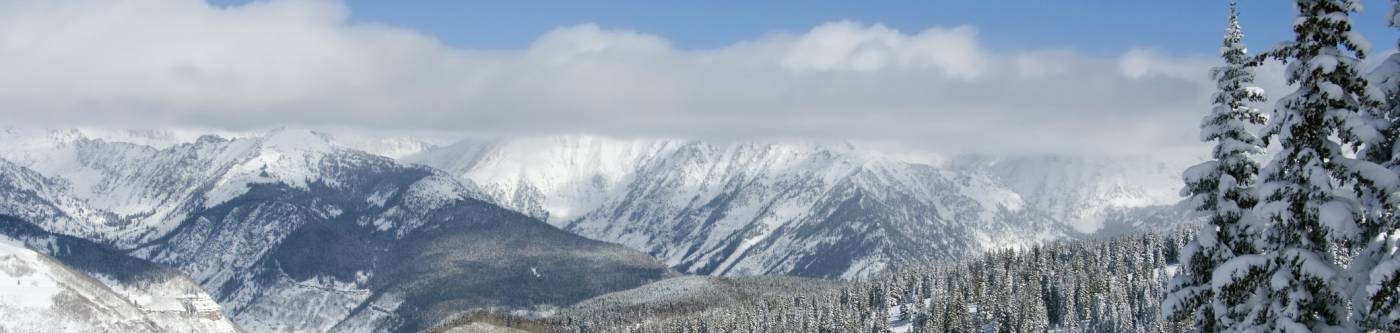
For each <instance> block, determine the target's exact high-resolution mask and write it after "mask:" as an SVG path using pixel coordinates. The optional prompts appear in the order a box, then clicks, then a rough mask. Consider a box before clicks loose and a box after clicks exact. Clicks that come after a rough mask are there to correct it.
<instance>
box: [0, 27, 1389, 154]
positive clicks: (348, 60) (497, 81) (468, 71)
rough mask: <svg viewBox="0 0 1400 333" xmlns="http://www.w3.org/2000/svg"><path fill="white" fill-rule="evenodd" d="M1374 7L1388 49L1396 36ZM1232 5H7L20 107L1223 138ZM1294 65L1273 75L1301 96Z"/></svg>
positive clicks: (931, 142) (727, 136)
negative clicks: (1212, 134)
mask: <svg viewBox="0 0 1400 333" xmlns="http://www.w3.org/2000/svg"><path fill="white" fill-rule="evenodd" d="M1362 3H1363V4H1365V5H1368V6H1371V8H1367V10H1366V11H1365V12H1364V14H1359V15H1357V16H1356V18H1355V20H1356V22H1357V26H1358V31H1360V32H1361V33H1362V34H1364V35H1365V36H1367V37H1368V38H1369V39H1371V40H1372V41H1373V44H1374V45H1375V48H1376V50H1375V52H1373V53H1377V54H1381V55H1380V56H1373V57H1372V58H1371V59H1370V61H1372V62H1374V61H1378V60H1381V59H1383V58H1384V56H1385V55H1388V54H1389V53H1388V52H1390V51H1389V50H1392V49H1393V48H1394V47H1393V45H1395V40H1396V37H1397V34H1396V33H1395V30H1394V29H1390V28H1388V27H1386V26H1385V25H1384V24H1383V19H1382V17H1383V16H1385V15H1386V14H1387V13H1388V11H1389V9H1390V5H1389V3H1387V2H1384V1H1376V0H1371V1H1363V2H1362ZM1241 7H1242V15H1243V19H1242V20H1243V22H1242V23H1243V25H1244V29H1245V32H1246V35H1247V36H1246V42H1248V43H1250V45H1252V46H1253V49H1256V50H1262V49H1266V48H1268V47H1269V46H1272V45H1274V44H1276V43H1277V42H1279V41H1281V40H1284V39H1286V38H1287V37H1288V35H1289V33H1290V32H1289V26H1290V24H1291V22H1292V17H1293V14H1292V13H1291V12H1290V11H1291V10H1292V9H1291V6H1289V5H1288V4H1287V3H1286V2H1283V1H1248V2H1246V3H1245V4H1243V5H1242V6H1241ZM1224 20H1225V5H1224V4H1223V3H1222V2H1216V1H1203V0H1199V1H1198V0H1184V1H1060V2H1047V1H1029V0H1028V1H968V2H950V1H863V2H850V1H825V2H823V1H810V2H809V1H803V2H795V1H759V2H740V1H703V2H700V1H697V2H678V1H607V2H590V1H569V2H536V1H497V2H487V1H453V2H446V1H359V0H350V1H348V2H342V1H335V0H271V1H253V2H249V1H225V0H220V1H216V2H205V1H201V0H128V1H105V0H73V1H57V2H49V1H41V2H32V1H12V0H0V73H5V75H0V119H4V120H7V121H6V122H9V123H13V124H16V125H22V126H107V127H140V128H152V127H154V128H208V129H217V130H254V129H260V128H271V127H314V126H342V127H361V128H367V129H374V130H379V131H397V132H407V133H413V132H428V131H434V132H444V131H445V132H462V133H476V134H484V135H549V134H578V133H585V134H598V135H608V136H615V137H670V138H695V139H709V140H839V141H857V142H872V143H879V144H881V145H885V146H895V147H902V148H901V149H910V150H926V151H936V152H944V153H961V152H984V153H1096V154H1097V153H1107V154H1118V153H1133V154H1141V153H1149V154H1152V153H1167V152H1171V153H1191V152H1194V153H1196V154H1203V151H1204V150H1203V149H1204V148H1202V147H1203V146H1202V145H1201V144H1200V143H1199V142H1198V140H1197V137H1198V136H1197V134H1196V128H1197V123H1198V122H1199V121H1200V119H1201V117H1202V116H1203V115H1204V114H1205V112H1206V111H1207V110H1208V109H1209V103H1208V98H1209V95H1210V93H1211V91H1212V88H1213V84H1212V83H1211V82H1210V81H1209V80H1208V78H1207V75H1206V73H1207V71H1208V70H1209V68H1210V67H1211V66H1215V65H1217V63H1218V60H1217V59H1218V57H1217V56H1216V55H1215V53H1216V52H1217V50H1218V48H1219V46H1218V45H1219V43H1220V42H1219V39H1220V36H1221V34H1222V32H1223V28H1224V24H1225V22H1224ZM1279 71H1280V69H1279V66H1277V65H1276V64H1274V65H1269V66H1265V67H1262V68H1260V69H1259V77H1260V82H1259V85H1260V86H1262V87H1264V88H1265V89H1266V90H1267V91H1269V92H1271V93H1275V94H1277V95H1282V94H1284V93H1286V92H1287V87H1286V86H1285V85H1284V84H1283V82H1282V81H1283V80H1282V79H1281V74H1280V73H1279ZM1261 107H1264V108H1265V109H1268V106H1267V105H1264V106H1261Z"/></svg>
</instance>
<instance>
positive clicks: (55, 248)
mask: <svg viewBox="0 0 1400 333" xmlns="http://www.w3.org/2000/svg"><path fill="white" fill-rule="evenodd" d="M11 223H14V222H13V221H6V220H5V218H0V224H4V225H5V226H6V227H13V225H11ZM26 243H29V244H33V245H38V246H40V247H41V249H43V250H47V251H52V252H59V253H63V254H65V255H68V256H70V257H74V258H77V257H78V256H86V258H81V260H86V263H88V264H89V265H87V267H85V268H87V269H82V268H75V267H70V266H68V265H65V264H63V263H62V262H61V261H60V260H59V259H55V258H53V257H50V256H48V255H45V254H43V253H39V252H36V251H34V250H31V249H29V248H27V247H26ZM74 243H75V242H74V241H73V240H71V239H59V238H56V237H34V236H33V235H30V237H26V239H24V240H23V241H22V240H17V239H14V238H10V237H8V236H3V235H0V295H5V296H4V301H0V331H4V332H210V333H225V332H226V333H234V332H241V330H240V329H239V328H238V327H237V326H236V325H234V324H233V323H232V322H230V321H229V320H228V318H226V317H224V315H223V313H222V312H221V309H220V308H219V305H218V304H216V303H214V300H213V299H212V298H210V297H209V295H208V294H205V293H204V290H203V289H200V288H199V286H198V285H196V284H195V283H194V282H193V281H191V280H189V279H188V278H185V277H184V276H183V275H180V274H178V273H174V272H173V271H169V270H168V269H160V268H157V267H154V266H153V265H149V264H146V263H141V262H135V261H136V260H135V259H127V260H123V259H122V258H109V257H107V256H105V255H104V254H103V253H101V252H95V251H93V247H91V246H83V245H82V244H74ZM94 256H95V257H98V258H93V257H94ZM100 259H115V260H112V261H107V262H102V260H100ZM99 263H100V264H101V265H102V266H103V267H100V268H99V267H95V264H99ZM91 270H96V271H97V272H94V273H89V272H91Z"/></svg>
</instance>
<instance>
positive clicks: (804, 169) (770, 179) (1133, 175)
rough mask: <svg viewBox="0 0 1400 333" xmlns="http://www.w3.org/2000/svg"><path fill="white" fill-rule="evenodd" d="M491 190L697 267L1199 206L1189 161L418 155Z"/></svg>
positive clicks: (1179, 213)
mask: <svg viewBox="0 0 1400 333" xmlns="http://www.w3.org/2000/svg"><path fill="white" fill-rule="evenodd" d="M403 160H405V161H408V162H413V163H421V164H425V165H429V166H433V167H436V168H438V169H441V170H444V171H446V172H448V173H450V174H454V175H458V176H459V177H461V178H463V179H465V180H469V181H470V182H471V183H474V184H476V186H478V187H479V188H480V189H481V191H482V192H483V193H484V194H485V195H487V196H488V197H490V198H492V200H493V201H495V202H497V203H499V204H501V205H503V206H505V207H509V208H511V209H514V210H516V211H520V212H523V213H526V214H529V215H531V216H534V217H536V218H539V219H542V220H545V221H547V222H549V223H550V224H553V225H555V226H557V227H559V228H561V229H564V230H569V231H571V232H574V233H577V234H579V235H583V236H586V237H589V238H593V239H598V240H603V241H609V242H616V243H619V244H623V245H627V246H629V247H632V248H635V249H640V250H643V251H646V252H648V253H650V254H652V255H654V256H656V257H657V258H660V259H661V260H662V261H664V262H666V264H668V265H671V266H673V267H675V268H676V269H678V270H681V271H684V272H687V273H693V274H711V275H758V274H788V275H800V276H809V277H855V276H862V275H868V274H871V273H875V272H879V271H881V270H883V269H885V268H886V267H889V266H891V265H899V264H904V263H911V262H928V261H932V260H939V259H949V258H956V257H961V256H965V255H969V254H974V253H978V252H981V251H984V250H987V249H992V248H1002V247H1009V246H1018V245H1025V244H1032V243H1035V242H1042V241H1047V240H1054V239H1062V238H1066V237H1089V236H1093V235H1095V234H1099V233H1104V234H1119V233H1125V232H1132V231H1135V230H1142V229H1152V228H1157V227H1160V226H1164V225H1169V224H1173V223H1174V222H1176V221H1178V220H1181V219H1185V218H1186V217H1185V216H1184V214H1183V213H1184V211H1183V210H1181V209H1177V208H1174V207H1171V206H1172V205H1174V204H1175V203H1176V202H1177V201H1178V199H1177V196H1176V192H1177V190H1178V189H1179V188H1180V183H1181V182H1180V176H1179V174H1180V171H1181V170H1183V169H1184V168H1185V166H1186V163H1184V162H1172V161H1158V160H1153V159H1150V158H1145V157H1120V158H1085V157H1067V156H1017V157H987V156H958V157H954V158H952V159H950V160H949V161H947V162H945V163H942V164H940V165H930V164H921V163H914V162H907V161H903V160H900V159H897V158H893V157H889V156H884V155H880V154H878V153H872V152H868V151H860V150H857V149H854V148H851V147H850V146H845V145H835V146H832V145H817V144H784V143H733V144H723V145H720V144H711V143H706V142H699V141H680V140H614V139H607V138H598V137H587V136H565V137H546V138H532V139H515V140H497V141H473V140H469V141H463V142H459V143H456V144H453V145H447V146H442V147H437V148H433V149H428V150H425V151H423V152H421V153H417V154H413V155H408V156H406V157H404V158H403Z"/></svg>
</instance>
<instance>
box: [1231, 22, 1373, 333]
mask: <svg viewBox="0 0 1400 333" xmlns="http://www.w3.org/2000/svg"><path fill="white" fill-rule="evenodd" d="M1295 6H1296V8H1297V9H1298V12H1299V14H1298V18H1297V19H1296V20H1295V21H1294V26H1293V31H1294V33H1295V39H1294V41H1292V42H1288V43H1284V44H1283V45H1280V46H1279V47H1278V48H1277V49H1275V50H1273V51H1271V52H1270V53H1269V54H1268V55H1269V56H1271V57H1274V58H1276V59H1279V60H1282V61H1284V62H1285V63H1286V64H1287V67H1286V74H1287V78H1288V83H1289V84H1292V85H1295V86H1297V89H1298V90H1297V91H1296V92H1294V93H1292V94H1290V95H1288V96H1285V97H1283V98H1282V99H1281V100H1280V101H1279V104H1278V106H1277V107H1276V108H1275V110H1274V115H1273V117H1272V119H1270V120H1269V123H1268V124H1266V125H1265V136H1264V139H1265V140H1266V141H1268V140H1277V142H1278V143H1279V146H1280V150H1279V152H1278V153H1277V154H1276V155H1274V157H1273V159H1272V160H1271V161H1270V162H1269V164H1268V165H1267V166H1265V167H1264V169H1263V170H1262V172H1261V174H1262V175H1263V176H1264V182H1263V184H1261V185H1260V188H1259V189H1260V190H1259V192H1260V193H1261V194H1263V195H1264V197H1263V200H1262V202H1261V204H1260V205H1259V206H1257V207H1256V212H1257V213H1258V214H1259V216H1262V217H1267V218H1269V219H1270V220H1271V221H1272V224H1270V225H1269V228H1268V230H1266V232H1265V234H1264V236H1263V238H1262V242H1261V243H1260V246H1261V248H1260V250H1261V251H1263V252H1264V253H1267V254H1268V256H1269V258H1270V263H1271V265H1272V267H1271V272H1270V277H1269V280H1268V281H1269V286H1270V288H1269V289H1270V290H1269V292H1268V293H1267V294H1266V295H1265V297H1267V301H1268V304H1267V307H1268V311H1269V312H1268V313H1267V314H1266V315H1267V318H1264V319H1265V321H1264V322H1262V324H1264V325H1265V326H1266V327H1267V328H1269V329H1271V330H1275V331H1324V332H1327V331H1347V328H1348V327H1347V326H1349V319H1348V315H1349V314H1350V312H1349V311H1348V305H1349V304H1348V299H1350V297H1348V296H1350V294H1349V293H1347V292H1346V291H1347V290H1348V289H1349V285H1348V283H1349V281H1350V278H1349V276H1348V275H1347V274H1345V272H1344V271H1343V267H1344V266H1345V265H1344V264H1345V261H1344V258H1342V256H1341V255H1340V254H1342V253H1345V252H1348V249H1347V247H1348V246H1349V245H1350V244H1352V243H1354V241H1355V240H1356V239H1357V238H1358V237H1360V228H1361V225H1363V224H1364V221H1365V219H1364V216H1363V214H1361V213H1362V212H1361V209H1360V207H1359V204H1358V200H1357V196H1356V193H1355V191H1351V190H1350V188H1349V187H1350V186H1347V185H1348V184H1355V183H1365V182H1367V181H1368V180H1367V178H1368V177H1370V176H1372V175H1373V174H1374V173H1373V172H1370V170H1372V169H1375V168H1372V167H1368V164H1369V165H1371V166H1374V164H1372V163H1369V162H1366V161H1364V160H1360V159H1356V158H1352V157H1349V156H1348V154H1346V153H1347V152H1346V150H1347V149H1348V147H1350V148H1357V147H1361V146H1362V145H1364V144H1365V143H1366V142H1370V141H1372V140H1374V139H1375V138H1376V137H1378V136H1380V135H1381V134H1380V133H1379V132H1377V131H1376V130H1375V127H1374V126H1373V122H1372V121H1371V120H1370V119H1369V117H1367V116H1366V114H1365V113H1364V112H1363V110H1366V109H1367V107H1369V106H1373V105H1375V102H1373V100H1374V99H1373V96H1374V95H1375V92H1374V91H1373V90H1371V89H1369V86H1368V83H1367V81H1366V80H1365V79H1364V78H1362V76H1361V74H1360V66H1361V60H1360V59H1362V58H1364V57H1365V54H1366V51H1367V49H1368V46H1367V43H1366V42H1365V40H1364V39H1363V38H1362V37H1361V36H1360V35H1359V34H1357V33H1354V32H1352V31H1351V28H1352V26H1351V16H1350V14H1351V13H1352V12H1355V11H1357V10H1359V8H1360V6H1359V5H1358V4H1357V3H1356V1H1354V0H1296V2H1295ZM1261 305H1262V304H1261Z"/></svg>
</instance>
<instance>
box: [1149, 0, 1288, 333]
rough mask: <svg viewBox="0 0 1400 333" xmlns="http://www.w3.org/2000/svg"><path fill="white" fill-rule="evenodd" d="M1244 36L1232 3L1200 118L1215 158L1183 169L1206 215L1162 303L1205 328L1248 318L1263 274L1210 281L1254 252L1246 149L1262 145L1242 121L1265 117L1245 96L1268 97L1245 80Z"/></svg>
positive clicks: (1251, 165) (1254, 168) (1252, 168)
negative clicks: (1211, 91) (1207, 108)
mask: <svg viewBox="0 0 1400 333" xmlns="http://www.w3.org/2000/svg"><path fill="white" fill-rule="evenodd" d="M1243 38H1244V32H1243V31H1242V29H1241V28H1240V25H1239V13H1238V11H1237V10H1236V8H1235V4H1233V3H1231V4H1230V18H1229V24H1228V25H1227V26H1226V29H1225V37H1224V45H1223V47H1222V48H1221V57H1222V58H1224V59H1225V65H1224V66H1220V67H1216V68H1213V69H1212V70H1211V73H1210V74H1211V78H1212V79H1214V80H1215V82H1216V89H1217V90H1216V93H1215V95H1214V98H1213V99H1214V107H1213V108H1212V109H1211V112H1210V114H1209V115H1207V116H1206V117H1205V118H1204V119H1202V120H1201V140H1202V141H1214V142H1215V147H1214V149H1213V150H1212V152H1211V157H1212V159H1211V160H1209V161H1206V162H1203V163H1201V164H1198V165H1196V166H1193V167H1191V168H1189V169H1187V170H1186V172H1185V175H1184V177H1183V178H1184V179H1185V182H1186V188H1184V189H1183V190H1182V192H1183V194H1185V195H1190V199H1188V200H1190V201H1191V202H1192V203H1193V204H1194V205H1195V207H1196V210H1197V211H1199V212H1202V213H1204V214H1205V215H1206V216H1208V217H1209V219H1210V220H1209V222H1208V223H1206V224H1204V225H1202V228H1201V231H1200V232H1199V233H1198V234H1197V236H1196V239H1195V240H1194V241H1192V242H1191V243H1190V244H1189V245H1188V246H1187V248H1186V251H1185V253H1184V256H1185V261H1184V264H1183V266H1182V271H1181V273H1179V274H1178V275H1177V276H1176V277H1175V278H1174V279H1173V280H1172V283H1171V293H1170V294H1168V296H1167V299H1166V301H1165V302H1164V303H1163V310H1164V312H1166V314H1167V315H1168V316H1169V317H1171V318H1173V319H1175V320H1182V319H1185V318H1186V317H1193V318H1194V321H1195V322H1196V323H1197V325H1198V328H1199V330H1200V331H1203V332H1215V331H1220V330H1222V329H1224V328H1225V327H1232V326H1235V323H1237V322H1241V321H1245V320H1246V317H1248V314H1249V313H1250V312H1251V311H1253V310H1255V308H1254V307H1249V306H1246V305H1247V300H1248V299H1249V298H1250V297H1252V295H1255V294H1257V292H1256V289H1257V288H1258V286H1260V283H1259V282H1260V280H1261V279H1262V274H1263V268H1262V267H1247V266H1241V267H1239V268H1240V269H1241V272H1240V273H1239V274H1231V275H1227V276H1230V277H1237V278H1235V279H1231V280H1230V281H1228V282H1225V281H1222V282H1224V283H1222V284H1221V285H1220V286H1219V288H1217V287H1216V286H1214V285H1213V284H1212V282H1211V278H1212V276H1214V272H1215V271H1216V270H1217V269H1219V268H1220V267H1221V266H1222V265H1223V264H1225V263H1226V262H1227V261H1229V260H1231V259H1234V258H1235V257H1237V256H1239V255H1247V254H1253V253H1255V248H1254V244H1253V243H1252V242H1251V240H1250V237H1249V229H1248V225H1247V224H1246V222H1247V221H1246V218H1248V217H1249V211H1250V209H1251V208H1253V207H1254V205H1255V203H1257V202H1258V199H1257V198H1255V197H1254V196H1253V194H1252V193H1251V192H1250V191H1251V187H1252V186H1253V185H1254V182H1255V178H1256V176H1257V175H1258V173H1259V165H1258V163H1256V162H1254V160H1253V159H1252V158H1251V156H1252V155H1257V154H1259V153H1261V152H1262V151H1263V147H1262V141H1261V140H1259V138H1257V137H1255V136H1254V134H1253V133H1251V132H1250V129H1249V128H1248V126H1247V125H1249V124H1254V125H1261V124H1263V123H1264V120H1265V119H1264V115H1263V114H1262V113H1261V112H1260V111H1259V109H1256V108H1254V107H1251V106H1250V105H1249V103H1255V102H1262V101H1264V100H1265V98H1264V93H1263V90H1262V89H1259V88H1257V87H1252V86H1250V85H1251V84H1252V83H1253V82H1254V73H1253V71H1252V68H1251V67H1252V66H1253V62H1254V61H1253V60H1252V59H1250V58H1249V57H1248V50H1247V49H1246V48H1245V45H1244V43H1243ZM1258 261H1259V260H1257V259H1256V260H1254V261H1253V262H1258ZM1232 269H1233V268H1232Z"/></svg>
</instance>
